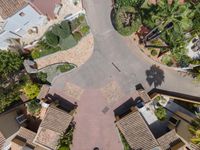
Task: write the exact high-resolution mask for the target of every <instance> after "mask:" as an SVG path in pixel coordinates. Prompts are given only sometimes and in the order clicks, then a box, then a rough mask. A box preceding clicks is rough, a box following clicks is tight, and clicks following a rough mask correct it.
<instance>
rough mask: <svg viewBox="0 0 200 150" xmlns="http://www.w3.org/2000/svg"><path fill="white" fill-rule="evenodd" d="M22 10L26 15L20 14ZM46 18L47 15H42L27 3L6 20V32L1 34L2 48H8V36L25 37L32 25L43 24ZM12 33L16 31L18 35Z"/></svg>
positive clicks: (0, 42) (0, 44) (0, 45)
mask: <svg viewBox="0 0 200 150" xmlns="http://www.w3.org/2000/svg"><path fill="white" fill-rule="evenodd" d="M22 12H23V13H24V16H20V13H22ZM45 18H46V17H45V16H42V15H40V14H39V13H38V12H37V11H36V10H35V9H33V8H32V7H31V6H30V5H27V6H26V7H24V8H23V9H22V10H20V11H18V12H17V13H16V14H14V15H13V16H11V17H9V18H7V19H6V20H5V26H4V32H3V33H2V34H0V48H1V49H5V48H7V46H8V43H7V42H6V39H7V38H13V37H23V36H24V35H25V33H26V32H27V31H28V29H30V28H31V27H34V26H39V25H42V24H43V22H44V20H45ZM12 33H15V34H16V35H14V34H12ZM17 35H19V36H17Z"/></svg>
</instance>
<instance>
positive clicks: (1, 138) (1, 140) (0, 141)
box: [0, 132, 5, 149]
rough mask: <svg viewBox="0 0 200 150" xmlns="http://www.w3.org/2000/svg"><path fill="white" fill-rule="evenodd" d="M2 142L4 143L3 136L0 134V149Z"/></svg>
mask: <svg viewBox="0 0 200 150" xmlns="http://www.w3.org/2000/svg"><path fill="white" fill-rule="evenodd" d="M4 142H5V138H4V136H3V134H2V133H1V132H0V149H1V148H2V146H3V144H4Z"/></svg>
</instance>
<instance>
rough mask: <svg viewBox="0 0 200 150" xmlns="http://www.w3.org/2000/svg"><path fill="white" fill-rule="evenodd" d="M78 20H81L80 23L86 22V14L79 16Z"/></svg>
mask: <svg viewBox="0 0 200 150" xmlns="http://www.w3.org/2000/svg"><path fill="white" fill-rule="evenodd" d="M78 21H79V22H80V23H85V22H86V20H85V15H83V14H82V15H80V16H79V17H78Z"/></svg>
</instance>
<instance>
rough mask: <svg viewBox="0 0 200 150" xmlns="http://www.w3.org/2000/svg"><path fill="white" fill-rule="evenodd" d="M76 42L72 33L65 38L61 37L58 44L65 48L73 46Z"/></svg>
mask: <svg viewBox="0 0 200 150" xmlns="http://www.w3.org/2000/svg"><path fill="white" fill-rule="evenodd" d="M76 44H77V41H76V40H75V39H74V37H73V36H72V35H70V36H68V37H67V38H65V39H61V40H60V44H59V45H60V48H61V49H62V50H67V49H69V48H72V47H74V46H75V45H76Z"/></svg>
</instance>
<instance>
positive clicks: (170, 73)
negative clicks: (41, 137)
mask: <svg viewBox="0 0 200 150" xmlns="http://www.w3.org/2000/svg"><path fill="white" fill-rule="evenodd" d="M83 5H84V8H85V9H86V13H87V20H88V23H89V25H90V28H91V31H92V33H93V35H94V40H95V42H94V53H93V55H92V57H91V58H90V59H89V60H88V61H87V62H86V63H85V64H84V65H82V66H81V67H80V68H78V69H75V70H73V71H71V72H70V73H65V74H62V75H60V76H59V77H57V78H56V79H55V80H54V82H53V86H55V87H62V86H64V83H65V81H71V82H73V83H75V84H77V85H79V86H81V87H83V88H87V89H94V88H95V89H98V88H100V87H101V86H102V85H104V84H106V83H107V82H108V81H111V80H115V81H117V82H118V84H119V85H120V86H121V88H122V89H123V91H124V93H125V94H129V93H130V92H132V91H133V90H135V85H136V84H139V83H141V84H142V85H143V86H144V88H146V90H148V91H149V90H151V89H152V88H154V87H157V88H161V89H164V90H169V91H175V92H179V93H184V94H188V95H194V96H200V92H199V91H200V86H199V85H197V84H194V83H193V82H192V79H191V78H190V77H182V76H180V74H179V73H177V72H176V71H174V70H171V69H168V68H166V67H162V66H158V65H156V67H155V66H154V67H152V66H153V65H154V64H155V63H154V62H153V61H147V59H148V58H145V56H144V55H143V54H142V52H140V50H139V48H138V46H137V44H135V43H132V44H131V45H130V44H129V45H128V44H127V40H126V38H124V37H122V36H121V35H119V34H118V33H117V32H116V31H115V30H114V28H113V26H112V24H111V19H110V13H111V9H112V2H111V1H110V0H83ZM150 68H151V69H150ZM147 74H148V77H149V80H148V81H147ZM154 76H155V78H154ZM151 77H153V79H151Z"/></svg>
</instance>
